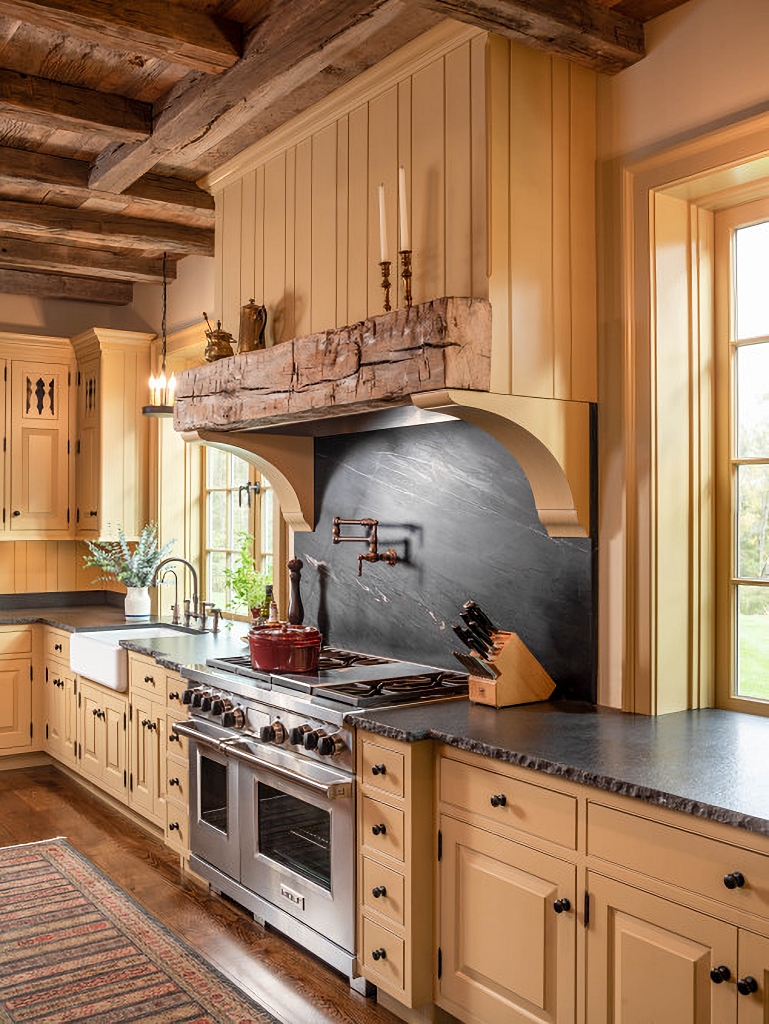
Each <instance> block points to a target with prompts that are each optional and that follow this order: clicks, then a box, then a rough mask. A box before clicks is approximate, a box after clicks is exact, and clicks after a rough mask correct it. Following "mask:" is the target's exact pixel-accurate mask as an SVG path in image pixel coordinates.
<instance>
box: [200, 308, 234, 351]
mask: <svg viewBox="0 0 769 1024" xmlns="http://www.w3.org/2000/svg"><path fill="white" fill-rule="evenodd" d="M203 315H204V316H205V313H204V314H203ZM206 323H208V317H206ZM208 326H209V328H210V327H211V325H210V324H208ZM206 337H207V338H208V342H207V344H206V351H205V352H204V353H203V356H204V359H205V360H206V362H207V363H213V362H214V361H215V360H216V359H224V358H225V357H226V356H232V355H234V354H235V353H234V352H233V350H232V335H231V334H228V332H227V331H223V330H222V321H221V320H217V321H216V330H213V329H210V330H208V331H206Z"/></svg>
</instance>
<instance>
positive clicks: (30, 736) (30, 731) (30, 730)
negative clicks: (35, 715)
mask: <svg viewBox="0 0 769 1024" xmlns="http://www.w3.org/2000/svg"><path fill="white" fill-rule="evenodd" d="M32 731H33V726H32V723H31V722H30V723H29V738H30V739H32Z"/></svg>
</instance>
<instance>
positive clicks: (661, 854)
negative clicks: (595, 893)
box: [587, 801, 769, 917]
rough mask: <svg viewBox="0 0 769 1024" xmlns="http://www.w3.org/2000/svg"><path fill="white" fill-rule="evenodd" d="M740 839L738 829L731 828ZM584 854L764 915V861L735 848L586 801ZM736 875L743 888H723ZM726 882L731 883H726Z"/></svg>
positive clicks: (768, 867)
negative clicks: (741, 878)
mask: <svg viewBox="0 0 769 1024" xmlns="http://www.w3.org/2000/svg"><path fill="white" fill-rule="evenodd" d="M735 833H736V834H735V839H736V840H737V841H739V835H738V833H739V829H735ZM587 851H588V854H589V855H590V856H591V857H600V858H602V859H603V860H606V861H611V862H613V863H615V864H618V865H621V866H622V867H625V868H630V869H631V870H633V871H638V872H639V873H641V874H644V875H648V876H651V877H652V878H657V879H659V880H660V881H663V882H667V883H669V884H670V885H673V886H676V887H677V888H679V889H684V890H688V891H689V892H693V893H698V894H699V895H702V896H706V897H707V898H709V899H714V900H718V901H719V902H720V903H726V904H728V905H729V906H732V907H734V908H735V909H739V910H741V911H748V912H750V913H752V914H760V915H761V916H763V917H769V857H766V856H764V855H762V854H760V853H757V852H756V851H754V850H746V849H744V848H742V847H740V846H739V845H736V844H735V845H734V846H733V845H732V844H731V843H725V842H722V841H721V840H719V839H711V838H710V837H708V836H702V835H696V834H694V833H692V832H688V831H686V830H685V829H683V828H675V827H674V826H672V825H666V824H663V823H662V822H657V821H649V820H648V819H647V818H640V817H636V816H635V815H634V814H628V813H626V812H625V811H619V810H616V809H615V808H613V807H604V806H603V805H602V804H598V803H593V802H592V801H591V802H589V803H588V812H587ZM736 872H739V873H740V874H741V875H742V877H743V878H744V880H745V882H744V885H743V886H741V887H739V886H736V887H735V888H728V887H727V886H726V885H725V883H724V878H725V876H727V875H733V874H734V873H736ZM730 881H731V879H730Z"/></svg>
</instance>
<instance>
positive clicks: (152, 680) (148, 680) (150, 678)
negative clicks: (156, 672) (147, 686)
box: [144, 676, 155, 686]
mask: <svg viewBox="0 0 769 1024" xmlns="http://www.w3.org/2000/svg"><path fill="white" fill-rule="evenodd" d="M144 682H145V683H152V685H153V686H154V685H155V677H154V676H145V677H144Z"/></svg>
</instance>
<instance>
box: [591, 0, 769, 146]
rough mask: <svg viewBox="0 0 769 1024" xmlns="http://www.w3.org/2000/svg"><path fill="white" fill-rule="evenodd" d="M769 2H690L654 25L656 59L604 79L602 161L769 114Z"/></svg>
mask: <svg viewBox="0 0 769 1024" xmlns="http://www.w3.org/2000/svg"><path fill="white" fill-rule="evenodd" d="M767 44H769V3H767V0H689V3H686V4H684V5H683V6H682V7H679V8H676V10H674V11H671V12H670V13H669V14H665V15H663V16H662V17H661V18H656V19H655V20H654V21H652V22H649V24H648V25H647V26H646V45H647V51H648V55H647V56H646V58H645V59H644V60H642V61H641V62H640V63H639V64H636V65H635V66H634V67H632V68H628V69H627V70H626V71H622V72H621V73H620V74H618V75H615V76H613V77H611V78H610V77H608V76H605V75H602V76H599V88H598V116H599V120H598V153H599V159H609V158H612V157H616V156H620V155H629V154H637V153H639V152H642V151H644V150H647V149H649V148H657V147H658V146H659V145H660V144H661V143H672V142H674V141H678V140H680V139H681V138H683V137H685V136H686V135H692V134H701V132H702V131H704V130H706V129H707V128H708V127H715V126H716V125H718V124H719V123H723V122H724V121H735V120H739V119H740V118H741V117H742V116H748V115H749V114H753V113H758V112H759V111H761V110H764V109H767V108H769V72H768V70H767V68H768V67H769V65H768V64H767V56H768V53H767Z"/></svg>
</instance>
